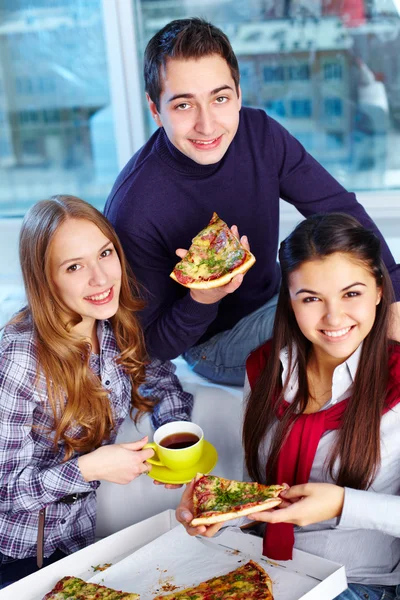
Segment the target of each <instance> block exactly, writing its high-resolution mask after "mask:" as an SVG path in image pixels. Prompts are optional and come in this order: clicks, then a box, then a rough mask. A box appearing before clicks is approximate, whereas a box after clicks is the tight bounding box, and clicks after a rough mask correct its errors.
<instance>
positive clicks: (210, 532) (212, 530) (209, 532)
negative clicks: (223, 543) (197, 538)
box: [203, 523, 222, 537]
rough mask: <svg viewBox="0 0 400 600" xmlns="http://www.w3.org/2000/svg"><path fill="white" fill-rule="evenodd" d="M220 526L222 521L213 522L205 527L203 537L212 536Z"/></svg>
mask: <svg viewBox="0 0 400 600" xmlns="http://www.w3.org/2000/svg"><path fill="white" fill-rule="evenodd" d="M221 527H222V523H215V525H210V526H209V527H206V531H205V532H204V533H203V535H204V537H213V536H214V535H215V534H216V533H217V532H218V531H219V530H220V529H221Z"/></svg>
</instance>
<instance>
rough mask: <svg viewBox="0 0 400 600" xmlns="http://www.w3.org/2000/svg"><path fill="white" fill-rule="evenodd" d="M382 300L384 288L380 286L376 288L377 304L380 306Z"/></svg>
mask: <svg viewBox="0 0 400 600" xmlns="http://www.w3.org/2000/svg"><path fill="white" fill-rule="evenodd" d="M381 300H382V288H381V287H378V288H377V290H376V306H378V304H379V303H380V301H381Z"/></svg>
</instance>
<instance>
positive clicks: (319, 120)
mask: <svg viewBox="0 0 400 600" xmlns="http://www.w3.org/2000/svg"><path fill="white" fill-rule="evenodd" d="M132 1H133V2H134V3H135V10H136V16H137V19H136V20H137V23H138V24H139V26H138V36H139V41H140V44H139V46H140V53H141V57H142V56H143V51H144V48H145V45H146V43H147V41H148V40H149V39H150V37H151V36H152V35H153V34H154V33H156V31H158V30H159V29H160V28H161V27H163V26H164V25H165V24H166V23H167V22H168V21H170V20H172V19H174V18H184V17H189V16H193V15H202V16H204V17H205V18H206V19H208V20H210V21H211V22H212V23H214V24H215V25H217V26H219V27H220V28H221V29H223V30H224V31H225V33H226V34H227V35H228V36H229V38H230V40H231V42H232V46H233V48H234V50H235V52H236V54H237V57H238V59H239V64H240V69H241V87H242V92H243V99H244V103H245V104H246V105H248V106H256V107H260V108H263V109H264V110H266V111H267V113H268V114H269V115H270V116H271V117H273V118H275V119H277V120H278V121H279V122H280V123H282V125H284V126H285V127H286V128H287V129H288V130H289V131H290V132H291V133H292V134H293V135H295V136H296V137H297V138H298V139H299V140H300V141H301V142H302V143H303V144H304V146H305V147H306V148H307V150H308V151H309V152H310V153H311V154H313V155H314V156H315V157H316V158H317V160H319V161H320V162H321V163H322V164H323V165H324V166H325V167H326V168H327V169H328V170H329V171H330V172H331V173H332V174H333V175H334V176H335V177H336V178H337V179H338V180H339V181H340V182H341V183H342V184H343V185H345V186H346V187H347V188H348V189H353V190H363V189H367V190H373V189H393V188H398V187H400V52H399V48H400V17H399V10H400V8H399V7H400V3H399V2H398V1H397V0H396V2H394V0H393V1H392V0H368V1H367V0H365V1H364V0H322V1H320V2H318V1H315V0H249V1H248V2H243V0H220V1H219V2H215V1H212V0H203V1H202V2H201V3H200V1H199V0H181V1H179V0H176V1H173V0H132ZM396 6H397V8H396ZM148 126H149V130H148V133H149V134H150V132H151V131H152V128H154V123H153V122H152V121H150V119H148Z"/></svg>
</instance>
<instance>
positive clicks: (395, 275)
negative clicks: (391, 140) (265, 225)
mask: <svg viewBox="0 0 400 600" xmlns="http://www.w3.org/2000/svg"><path fill="white" fill-rule="evenodd" d="M269 122H270V126H271V133H272V138H273V143H274V147H275V157H276V163H277V164H276V166H277V171H278V176H279V185H280V196H281V198H282V199H283V200H286V201H287V202H290V204H293V205H294V206H295V207H296V208H297V210H298V211H299V212H300V213H301V214H302V215H304V216H305V217H308V216H310V215H312V214H315V213H329V212H343V213H347V214H349V215H352V216H353V217H355V218H356V219H357V220H358V221H359V222H360V223H361V224H362V225H363V226H364V227H366V228H367V229H372V230H373V231H374V232H375V233H376V235H377V236H378V237H379V239H380V240H381V248H382V258H383V260H384V263H385V265H386V267H387V269H388V271H389V274H390V277H391V280H392V283H393V288H394V292H395V298H396V301H397V302H399V301H400V265H397V264H396V261H395V260H394V258H393V256H392V254H391V252H390V250H389V247H388V245H387V244H386V242H385V239H384V238H383V236H382V234H381V232H380V231H379V229H378V228H377V226H376V225H375V223H374V222H373V221H372V219H371V218H370V216H369V215H368V214H367V212H366V211H365V209H364V208H363V206H362V205H361V204H360V203H359V202H357V199H356V196H355V194H353V193H351V192H348V191H347V190H345V188H344V187H343V186H342V185H340V183H338V182H337V181H336V179H334V177H332V175H330V174H329V173H328V171H326V169H324V167H323V166H322V165H320V164H319V163H318V162H317V161H316V160H315V159H314V158H313V157H312V156H311V155H310V154H308V153H307V152H306V150H305V149H304V147H303V146H302V145H301V144H300V142H298V141H297V140H296V139H295V138H294V137H293V136H292V135H291V134H290V133H289V132H288V131H287V130H286V129H284V128H283V127H282V126H281V125H279V124H278V123H277V122H276V121H274V120H273V119H269ZM395 312H396V313H397V314H396V323H393V325H394V329H393V331H394V332H395V334H396V336H397V337H396V339H400V315H399V312H400V311H397V310H396V311H395Z"/></svg>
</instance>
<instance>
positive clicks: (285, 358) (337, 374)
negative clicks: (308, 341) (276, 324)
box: [279, 343, 362, 409]
mask: <svg viewBox="0 0 400 600" xmlns="http://www.w3.org/2000/svg"><path fill="white" fill-rule="evenodd" d="M361 349H362V343H361V344H360V345H359V346H358V348H357V349H356V350H355V351H354V352H353V354H351V355H350V356H349V358H348V359H347V360H346V361H344V362H343V363H342V364H340V365H338V366H337V367H336V369H335V370H334V372H333V378H332V398H331V399H330V400H329V401H328V402H327V403H326V404H325V405H324V406H323V409H326V408H329V407H330V406H332V405H333V404H336V403H337V402H341V401H342V400H344V399H345V398H348V397H349V395H350V394H351V391H352V386H353V383H354V379H355V376H356V372H357V369H358V365H359V362H360V356H361ZM279 358H280V361H281V364H282V385H284V383H285V381H286V379H287V377H288V376H289V382H288V386H287V389H286V392H285V400H286V401H287V402H293V399H294V397H295V395H296V393H297V389H298V369H297V348H296V347H295V346H294V347H293V351H292V364H293V365H294V368H292V371H291V373H290V374H289V371H288V369H289V351H288V348H287V347H285V348H282V350H281V351H280V353H279Z"/></svg>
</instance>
